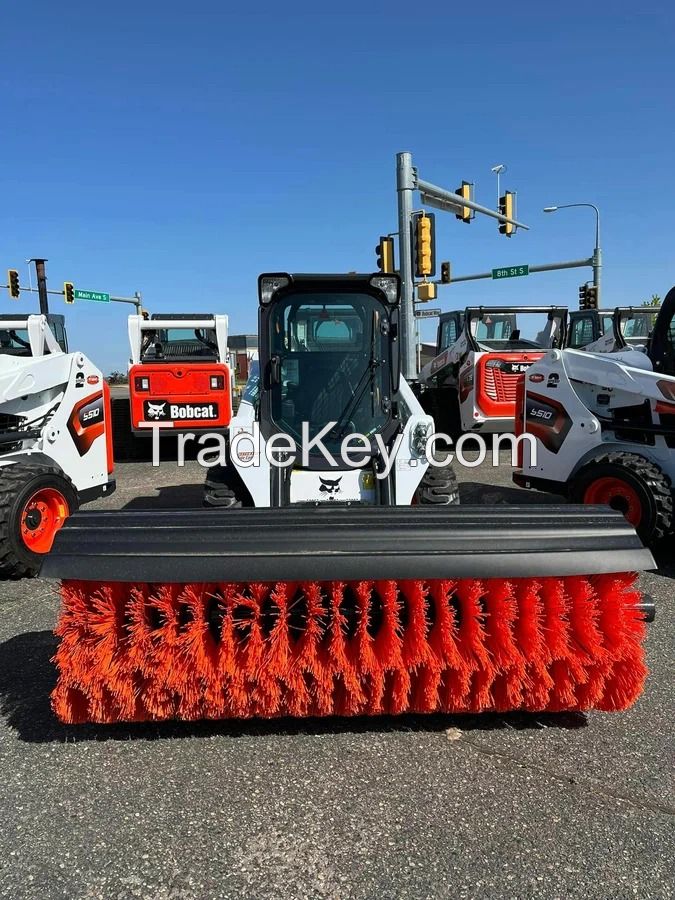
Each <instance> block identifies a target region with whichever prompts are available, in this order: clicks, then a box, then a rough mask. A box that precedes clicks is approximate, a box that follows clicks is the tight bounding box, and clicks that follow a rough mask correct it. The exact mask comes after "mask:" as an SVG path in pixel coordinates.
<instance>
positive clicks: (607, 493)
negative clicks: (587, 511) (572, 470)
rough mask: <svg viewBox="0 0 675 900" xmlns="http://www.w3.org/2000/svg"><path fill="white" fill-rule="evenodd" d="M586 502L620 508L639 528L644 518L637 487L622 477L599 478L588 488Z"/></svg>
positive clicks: (634, 525)
mask: <svg viewBox="0 0 675 900" xmlns="http://www.w3.org/2000/svg"><path fill="white" fill-rule="evenodd" d="M584 503H597V504H599V505H601V506H611V507H612V509H618V510H619V512H622V513H623V514H624V516H625V517H626V518H627V519H628V521H629V522H630V524H631V525H632V526H633V527H635V528H637V526H638V525H639V524H640V520H641V519H642V502H641V501H640V497H639V495H638V492H637V491H636V490H635V488H633V487H631V486H630V484H628V483H627V482H626V481H623V479H621V478H615V477H614V476H612V475H607V476H606V477H604V478H598V479H597V480H596V481H594V482H592V483H591V484H589V485H588V487H587V488H586V492H585V493H584Z"/></svg>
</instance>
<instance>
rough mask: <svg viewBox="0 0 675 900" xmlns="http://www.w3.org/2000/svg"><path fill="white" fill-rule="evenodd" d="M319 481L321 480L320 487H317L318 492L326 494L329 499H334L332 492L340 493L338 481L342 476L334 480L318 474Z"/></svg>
mask: <svg viewBox="0 0 675 900" xmlns="http://www.w3.org/2000/svg"><path fill="white" fill-rule="evenodd" d="M319 481H320V482H321V487H320V488H319V492H320V493H321V494H328V499H329V500H334V499H335V497H334V496H333V495H334V494H339V493H340V482H341V481H342V476H340V477H339V478H336V479H335V480H334V481H333V480H331V479H330V478H322V477H321V476H320V475H319Z"/></svg>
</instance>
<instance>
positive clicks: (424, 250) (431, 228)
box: [413, 212, 436, 278]
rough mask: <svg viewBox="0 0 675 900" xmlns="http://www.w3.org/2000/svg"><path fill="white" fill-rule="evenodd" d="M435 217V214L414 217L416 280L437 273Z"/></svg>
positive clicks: (424, 213)
mask: <svg viewBox="0 0 675 900" xmlns="http://www.w3.org/2000/svg"><path fill="white" fill-rule="evenodd" d="M435 225H436V223H435V217H434V214H433V213H426V212H421V213H415V215H414V217H413V235H414V239H415V240H414V244H415V251H414V254H413V256H414V263H415V265H414V269H415V277H416V278H427V277H428V276H430V275H434V274H435V272H436V258H435V257H436V246H435V244H436V241H435V230H436V227H435Z"/></svg>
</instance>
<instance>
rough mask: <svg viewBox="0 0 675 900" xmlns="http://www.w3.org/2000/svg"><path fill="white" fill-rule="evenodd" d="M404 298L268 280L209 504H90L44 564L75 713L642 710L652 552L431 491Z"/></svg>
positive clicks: (628, 533)
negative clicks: (102, 508) (402, 327)
mask: <svg viewBox="0 0 675 900" xmlns="http://www.w3.org/2000/svg"><path fill="white" fill-rule="evenodd" d="M399 287H400V286H399V280H398V277H397V276H396V275H382V274H377V275H288V274H271V275H263V276H261V277H260V279H259V339H260V354H259V363H260V365H259V369H258V372H257V374H256V375H252V377H251V378H250V379H249V385H248V388H247V396H246V399H245V402H244V403H242V410H241V412H240V413H239V414H238V416H237V417H236V421H235V422H234V423H233V427H232V428H231V430H230V446H229V450H228V453H227V457H226V458H225V460H224V461H222V464H221V465H220V468H219V469H214V470H212V471H210V472H209V473H208V474H207V477H206V499H207V502H208V504H209V506H210V507H211V508H209V509H202V510H176V511H159V512H153V513H151V514H150V513H146V512H86V511H85V512H80V513H78V514H77V515H76V516H73V517H71V519H69V520H68V522H67V523H66V525H65V526H64V527H63V528H62V529H61V530H60V532H59V534H58V535H57V538H56V541H55V543H54V548H53V551H52V553H51V554H50V555H49V557H48V558H47V559H46V560H45V563H44V564H43V569H42V571H43V574H44V575H46V576H51V577H57V578H60V579H61V582H62V611H61V617H60V621H59V624H58V626H57V634H58V636H59V638H60V643H59V647H58V650H57V653H56V657H55V660H56V665H57V669H58V673H59V674H58V681H57V685H56V687H55V689H54V692H53V694H52V706H53V709H54V711H55V713H56V715H57V716H58V717H59V718H60V719H61V720H63V721H65V722H69V723H77V722H91V721H93V722H119V721H140V720H160V719H175V718H178V719H200V718H250V717H273V716H326V715H376V714H382V713H403V712H408V711H418V712H431V711H445V712H468V711H472V712H479V711H484V710H498V711H506V710H514V709H519V710H537V711H541V710H549V711H556V710H569V709H592V708H598V709H605V710H616V709H624V708H626V707H627V706H629V705H630V704H631V703H633V702H634V701H635V699H636V698H637V697H638V695H639V694H640V692H641V690H642V686H643V683H644V680H645V676H646V666H645V661H644V653H643V649H642V637H643V633H644V627H645V625H644V620H645V618H647V619H649V618H651V614H652V611H653V605H652V604H651V601H650V600H649V599H648V598H646V597H642V596H641V595H640V594H639V592H638V591H637V590H636V589H635V586H634V581H635V575H634V574H631V573H635V572H637V571H640V570H642V569H645V568H652V567H653V566H654V561H653V559H652V557H651V554H650V553H649V551H648V550H646V549H645V548H644V547H643V546H642V544H641V542H640V541H639V539H638V537H637V535H636V534H635V531H634V529H633V528H632V527H631V526H630V525H629V524H628V523H627V522H626V520H625V519H624V518H623V516H621V514H620V513H617V512H614V511H612V510H604V509H598V508H595V509H589V508H587V507H570V506H567V505H561V506H557V505H554V506H550V505H547V506H541V507H537V506H534V507H533V506H528V507H526V508H520V507H508V506H500V507H474V508H473V509H471V508H462V507H461V506H458V505H456V496H455V489H454V481H453V482H452V485H451V484H450V482H449V481H448V480H447V479H448V478H452V476H448V475H444V476H443V477H444V478H445V479H446V480H445V481H443V482H442V485H440V486H439V484H438V483H434V482H431V481H429V472H430V471H431V470H432V469H434V468H435V467H434V466H431V465H430V459H429V458H427V456H426V453H427V438H428V436H429V434H430V431H431V429H432V428H433V422H432V420H431V419H430V418H429V417H428V416H427V415H425V414H424V413H423V411H422V410H421V408H420V407H419V405H418V404H417V402H416V401H415V398H414V395H413V394H412V391H411V390H410V387H409V386H408V385H407V384H406V382H405V380H404V379H403V378H402V377H401V374H400V363H399V353H400V351H399V342H400V331H399ZM258 432H259V438H260V442H259V443H258V435H257V433H258ZM354 435H360V438H359V439H358V440H357V441H355V442H354V443H355V444H356V443H358V445H359V446H358V449H359V451H360V452H359V454H358V455H359V457H360V458H359V459H358V460H357V459H356V458H355V457H356V454H354V457H352V462H353V463H354V465H353V466H348V465H346V462H345V450H344V442H345V440H346V439H347V438H351V437H353V436H354ZM319 439H321V440H323V442H324V445H325V447H324V449H325V451H326V453H324V451H323V450H320V449H319V447H318V440H319ZM348 443H349V444H351V442H348ZM327 453H330V454H332V456H333V458H334V460H335V463H336V464H335V465H332V463H331V464H330V465H329V464H328V462H327V456H326V454H327ZM347 455H349V454H347ZM437 471H439V472H444V471H446V470H444V469H441V468H439V469H438V470H437ZM246 507H251V508H246Z"/></svg>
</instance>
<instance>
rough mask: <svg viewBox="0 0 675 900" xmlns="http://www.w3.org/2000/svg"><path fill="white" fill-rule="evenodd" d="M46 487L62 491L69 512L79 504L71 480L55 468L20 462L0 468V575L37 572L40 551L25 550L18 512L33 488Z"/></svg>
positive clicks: (24, 576) (29, 575) (26, 574)
mask: <svg viewBox="0 0 675 900" xmlns="http://www.w3.org/2000/svg"><path fill="white" fill-rule="evenodd" d="M47 487H53V488H56V489H57V490H59V491H60V492H61V493H62V494H63V496H64V497H65V499H66V501H67V503H68V508H69V510H70V512H71V513H73V512H75V510H76V509H77V508H78V507H79V505H80V504H79V500H78V496H77V491H76V490H75V488H74V486H73V483H72V482H71V481H70V479H69V478H67V477H66V476H65V475H64V474H63V473H62V472H61V471H60V470H59V469H57V468H55V467H51V466H48V465H45V464H42V465H40V464H38V465H30V464H28V463H23V462H20V463H12V465H9V466H2V467H1V468H0V578H27V577H32V576H34V575H36V574H37V571H38V569H39V568H40V563H41V562H42V559H43V554H39V553H35V552H33V551H32V550H29V548H28V547H26V545H25V544H24V542H23V540H22V538H21V513H22V511H23V508H24V506H25V504H26V502H27V501H28V499H29V498H30V497H31V496H32V495H33V494H34V493H35V491H37V490H39V489H40V488H47Z"/></svg>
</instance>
